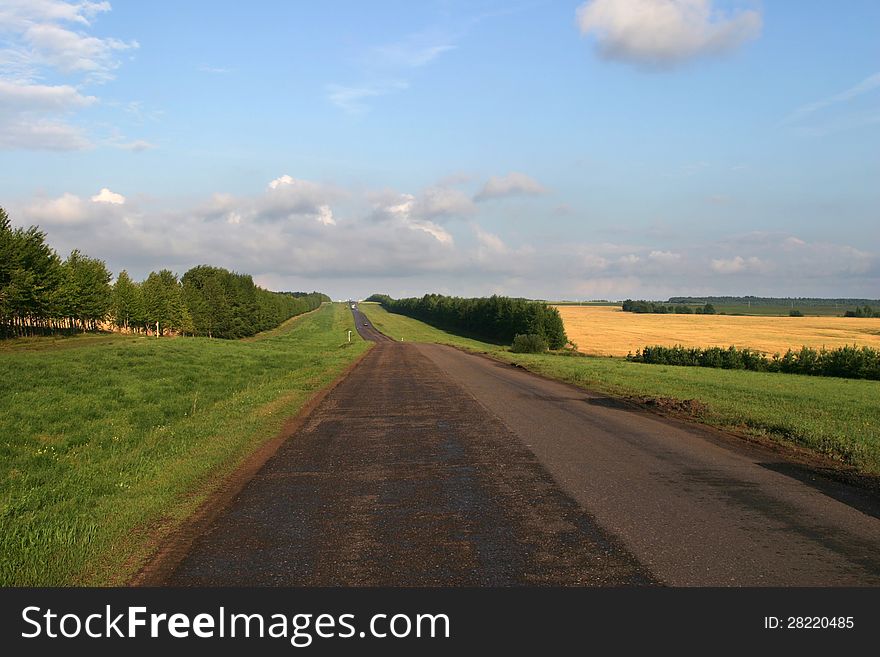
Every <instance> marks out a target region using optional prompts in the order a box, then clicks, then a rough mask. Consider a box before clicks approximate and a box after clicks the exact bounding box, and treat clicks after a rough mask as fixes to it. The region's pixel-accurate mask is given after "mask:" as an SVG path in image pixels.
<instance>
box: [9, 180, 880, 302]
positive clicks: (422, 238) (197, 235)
mask: <svg viewBox="0 0 880 657" xmlns="http://www.w3.org/2000/svg"><path fill="white" fill-rule="evenodd" d="M271 183H275V185H274V186H273V185H272V184H271ZM420 196H421V194H420V193H416V194H410V193H405V192H399V191H394V190H385V191H379V192H370V191H364V190H349V191H346V190H339V189H336V188H334V187H333V186H330V185H326V184H323V183H319V182H314V181H308V180H303V179H299V178H295V177H293V176H289V175H286V174H285V175H282V176H279V177H278V178H276V179H275V180H273V181H270V182H269V183H267V184H266V185H265V187H264V188H263V189H262V190H261V191H257V192H255V193H253V194H249V195H238V194H215V195H213V196H211V197H209V198H206V199H204V200H203V201H201V202H197V203H194V204H189V205H186V206H182V207H181V206H178V207H172V208H168V207H166V206H164V204H163V202H162V201H161V200H160V199H153V198H150V197H144V196H135V197H132V198H126V199H124V203H120V202H112V201H119V200H122V198H121V197H122V195H120V194H118V193H116V192H113V191H112V190H111V188H102V189H101V190H100V191H99V192H98V193H97V194H94V195H85V196H82V197H81V196H77V195H76V194H72V193H69V192H68V193H65V194H62V195H61V196H58V197H57V198H36V199H31V200H30V201H24V202H19V203H11V204H9V209H10V215H11V216H12V218H13V221H16V222H20V223H21V225H25V226H26V225H28V224H38V225H40V226H41V227H42V228H43V229H44V230H46V232H47V234H48V237H49V241H50V243H51V244H52V245H53V246H54V247H55V248H56V249H58V251H59V252H61V253H65V252H68V251H69V250H70V249H73V248H82V249H84V250H86V252H87V253H89V255H92V256H95V257H99V258H102V259H104V260H106V261H107V263H108V265H109V266H110V267H111V269H113V270H114V271H118V270H119V269H122V268H126V269H128V270H129V271H130V272H132V273H133V275H135V276H141V277H143V276H145V275H146V274H147V273H149V271H151V270H156V269H159V268H162V267H168V268H171V269H173V270H176V271H178V272H179V273H182V272H183V271H185V270H186V269H188V268H189V267H191V266H194V265H196V264H199V263H205V262H208V263H211V264H217V265H219V266H223V267H227V268H230V269H236V270H238V271H246V272H249V273H251V274H254V275H255V276H256V277H257V280H262V281H274V282H275V283H273V284H275V285H278V286H279V287H281V288H284V289H293V288H308V289H322V290H325V291H327V292H329V293H331V294H333V295H334V296H335V295H341V296H343V297H346V296H350V295H353V296H357V295H359V294H364V295H366V294H369V293H371V292H375V291H377V290H381V291H386V292H388V293H391V294H410V293H411V294H422V293H424V292H428V291H441V292H447V293H451V294H487V293H491V292H496V291H497V292H499V293H505V294H511V295H516V296H532V297H537V298H615V299H616V298H626V297H632V298H646V297H647V298H661V297H662V298H666V297H668V296H670V295H681V294H709V293H715V294H742V293H746V292H747V293H754V294H769V295H776V296H781V295H788V294H791V295H799V294H802V295H804V296H810V295H825V296H844V295H849V296H858V295H860V294H863V295H865V296H870V290H872V289H877V285H880V259H878V257H877V255H876V254H874V253H871V252H869V251H868V250H865V249H857V248H855V247H852V246H848V245H845V244H833V243H823V242H810V241H806V240H802V239H800V238H797V237H794V236H793V235H789V234H784V233H778V234H777V233H749V234H745V235H734V236H731V237H728V238H724V239H716V240H713V241H709V242H683V241H682V240H677V241H676V246H675V248H674V249H663V248H657V247H656V245H652V242H653V241H654V240H653V239H652V238H649V237H646V238H645V242H642V241H641V239H639V240H636V241H633V242H630V243H617V242H601V243H593V242H590V237H589V235H584V236H581V237H576V236H568V237H566V238H559V239H555V240H554V239H545V240H540V241H538V242H535V241H532V240H528V239H527V238H526V239H524V240H523V241H519V242H518V241H517V237H516V235H517V234H516V233H515V232H514V233H508V232H506V230H507V226H506V224H503V223H502V224H500V225H501V229H499V228H495V227H491V228H490V227H489V226H490V225H489V224H487V223H486V221H492V217H491V216H486V217H482V216H481V215H480V210H481V208H482V206H477V208H476V210H475V211H474V214H473V215H470V216H469V217H468V218H467V220H466V221H451V220H450V221H448V222H447V223H442V224H441V223H440V220H439V219H437V218H435V219H432V218H429V217H427V216H425V215H424V214H420V212H421V211H422V210H420V208H424V207H428V206H429V205H430V204H428V203H421V204H420V202H419V197H420ZM486 214H487V215H491V213H488V212H487V213H486ZM441 216H442V215H441ZM692 237H693V236H691V238H692ZM689 239H690V238H689ZM664 295H665V296H664Z"/></svg>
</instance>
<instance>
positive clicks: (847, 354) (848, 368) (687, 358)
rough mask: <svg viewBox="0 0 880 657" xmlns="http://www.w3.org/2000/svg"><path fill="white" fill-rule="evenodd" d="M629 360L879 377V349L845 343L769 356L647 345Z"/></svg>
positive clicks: (732, 350)
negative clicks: (829, 347)
mask: <svg viewBox="0 0 880 657" xmlns="http://www.w3.org/2000/svg"><path fill="white" fill-rule="evenodd" d="M626 359H627V360H629V361H632V362H635V363H650V364H655V365H685V366H692V367H719V368H723V369H730V370H752V371H755V372H782V373H785V374H806V375H810V376H839V377H843V378H846V379H872V380H875V381H878V380H880V349H872V348H871V347H856V346H845V347H838V348H837V349H825V348H824V347H823V348H821V349H813V348H811V347H801V348H800V349H798V350H792V349H789V350H788V351H786V352H785V353H784V354H782V355H779V354H773V356H770V357H768V356H766V355H764V354H763V353H761V352H759V351H755V350H754V349H748V348H745V349H737V348H736V347H728V348H727V349H724V348H722V347H707V348H705V349H703V348H700V347H683V346H681V345H676V346H674V347H662V346H655V347H645V348H644V349H641V350H638V351H636V353H635V354H627V357H626Z"/></svg>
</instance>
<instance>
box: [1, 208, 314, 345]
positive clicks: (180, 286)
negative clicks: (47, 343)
mask: <svg viewBox="0 0 880 657" xmlns="http://www.w3.org/2000/svg"><path fill="white" fill-rule="evenodd" d="M111 280H112V274H111V273H110V271H109V270H108V269H107V266H106V264H105V263H104V262H103V261H102V260H97V259H95V258H89V257H88V256H86V255H83V254H82V253H80V252H79V251H73V252H72V253H71V254H70V256H68V258H67V259H65V260H62V259H61V258H60V257H59V256H58V254H57V253H55V251H54V250H53V249H52V248H51V247H50V246H49V245H48V244H47V243H46V234H45V233H43V232H42V231H40V230H39V229H38V228H37V227H35V226H31V227H30V228H28V229H24V228H13V227H12V225H11V222H10V219H9V216H8V215H7V214H6V212H5V211H4V210H3V209H2V208H0V337H11V336H22V335H34V334H46V333H53V332H61V331H90V330H96V329H98V328H102V327H104V326H105V324H106V322H108V321H109V322H112V324H113V325H115V326H116V327H118V328H119V329H122V330H127V331H133V332H141V331H143V332H147V331H155V330H157V328H158V331H159V333H160V334H167V333H180V334H189V335H204V336H209V337H218V338H240V337H245V336H248V335H253V334H254V333H257V332H259V331H263V330H266V329H269V328H272V327H274V326H277V325H278V324H280V323H281V322H283V321H284V320H286V319H288V318H289V317H292V316H294V315H298V314H301V313H304V312H308V311H309V310H313V309H315V308H317V307H318V306H320V305H321V302H322V301H329V298H328V297H327V296H325V295H323V294H319V293H317V292H313V293H309V294H306V293H289V292H269V291H267V290H264V289H262V288H260V287H258V286H257V285H255V284H254V282H253V279H252V278H251V277H250V276H249V275H246V274H236V273H234V272H230V271H227V270H225V269H222V268H220V267H209V266H206V265H200V266H198V267H194V268H193V269H190V270H189V271H188V272H186V274H184V276H183V278H182V279H178V277H177V276H176V275H175V274H174V273H173V272H171V271H169V270H167V269H163V270H162V271H159V272H152V273H151V274H150V275H149V276H148V277H147V279H146V280H145V281H143V282H141V283H138V282H135V281H133V280H132V279H131V277H130V276H129V275H128V273H127V272H126V271H124V270H123V271H121V272H120V273H119V275H118V276H117V278H116V282H115V284H112V285H111Z"/></svg>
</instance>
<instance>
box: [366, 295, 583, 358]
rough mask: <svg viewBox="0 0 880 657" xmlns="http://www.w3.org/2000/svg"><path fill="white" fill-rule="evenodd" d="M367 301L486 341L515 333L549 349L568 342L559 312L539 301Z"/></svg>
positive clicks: (426, 298)
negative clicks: (535, 338)
mask: <svg viewBox="0 0 880 657" xmlns="http://www.w3.org/2000/svg"><path fill="white" fill-rule="evenodd" d="M367 301H378V302H379V303H381V304H382V306H383V307H384V308H385V309H386V310H388V311H389V312H393V313H397V314H400V315H406V316H408V317H413V318H415V319H418V320H421V321H423V322H425V323H426V324H431V325H432V326H436V327H437V328H441V329H444V330H447V331H450V332H452V333H458V334H463V335H466V336H470V337H475V338H482V339H484V340H488V341H490V342H497V343H502V344H510V343H512V342H513V339H514V337H516V336H517V335H537V336H540V337H541V338H542V339H543V340H544V341H545V342H546V344H547V346H548V347H549V348H550V349H561V348H562V347H564V346H565V345H566V343H567V342H568V338H567V337H566V335H565V328H564V327H563V325H562V317H560V316H559V311H558V310H556V308H552V307H550V306H548V305H547V304H546V303H543V302H541V301H530V300H528V299H513V298H510V297H502V296H498V295H493V296H491V297H488V298H477V299H467V298H462V297H448V296H444V295H441V294H426V295H425V296H423V297H413V298H407V299H392V298H391V297H389V296H388V295H386V294H374V295H372V296H371V297H369V298H368V299H367Z"/></svg>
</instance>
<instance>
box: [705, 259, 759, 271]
mask: <svg viewBox="0 0 880 657" xmlns="http://www.w3.org/2000/svg"><path fill="white" fill-rule="evenodd" d="M762 268H763V263H762V262H761V260H760V258H757V257H755V256H751V257H749V258H743V257H742V256H735V257H733V258H729V259H725V258H718V259H713V260H712V271H715V272H717V273H719V274H739V273H741V272H745V271H756V270H761V269H762Z"/></svg>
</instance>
